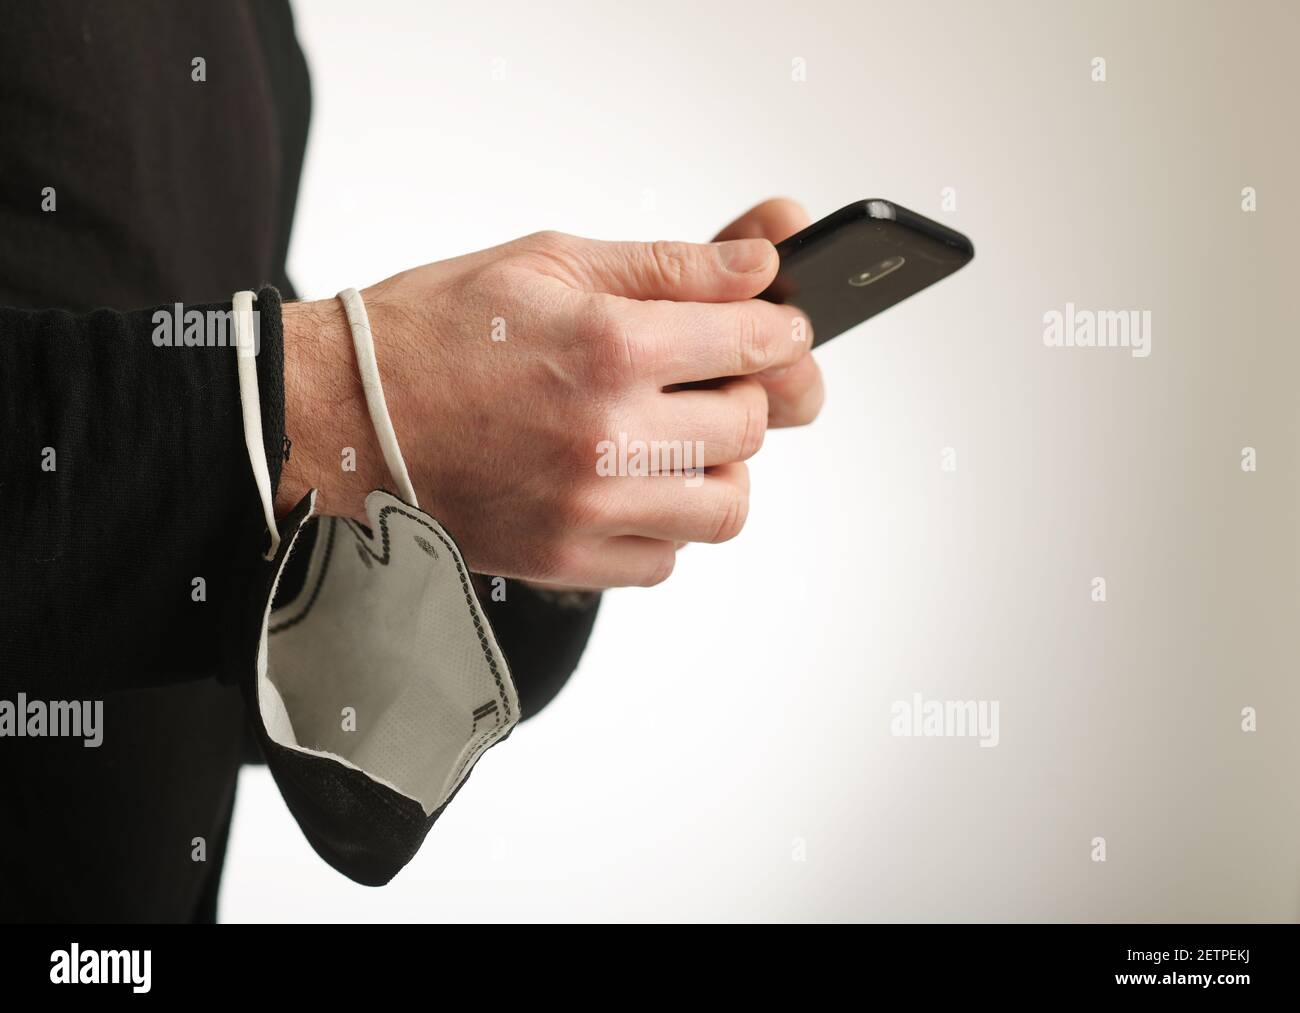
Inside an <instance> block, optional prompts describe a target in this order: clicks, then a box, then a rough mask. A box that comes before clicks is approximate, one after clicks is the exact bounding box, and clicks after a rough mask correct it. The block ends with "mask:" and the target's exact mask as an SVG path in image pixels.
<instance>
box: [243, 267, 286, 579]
mask: <svg viewBox="0 0 1300 1013" xmlns="http://www.w3.org/2000/svg"><path fill="white" fill-rule="evenodd" d="M256 299H257V296H256V295H254V294H253V293H252V292H251V291H244V292H236V293H235V294H234V296H233V298H232V299H231V308H232V310H233V312H232V314H231V316H232V317H233V321H234V327H235V359H236V362H237V363H238V375H239V407H240V413H241V414H242V415H243V418H244V446H245V447H246V448H247V450H248V463H249V464H250V465H251V466H252V469H253V481H254V482H255V483H256V485H257V494H258V496H259V497H261V500H262V513H263V515H264V516H265V517H266V528H267V531H268V532H269V533H270V535H271V545H270V548H269V549H268V550H267V552H266V556H265V558H266V559H268V560H270V559H274V558H275V554H276V553H277V552H278V551H279V549H280V529H279V527H278V526H277V525H276V523H275V507H274V504H273V502H272V498H271V473H270V471H269V470H268V469H267V466H266V451H265V449H264V448H263V445H262V398H261V394H260V392H259V390H258V386H257V348H256V346H255V344H254V342H253V303H254V302H255V301H256Z"/></svg>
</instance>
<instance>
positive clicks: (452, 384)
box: [276, 233, 811, 588]
mask: <svg viewBox="0 0 1300 1013" xmlns="http://www.w3.org/2000/svg"><path fill="white" fill-rule="evenodd" d="M776 267H777V258H776V254H775V250H774V249H773V247H772V244H771V243H770V242H769V241H768V240H767V239H765V238H748V239H740V240H735V241H730V242H724V243H717V244H707V245H697V244H688V243H668V242H658V243H608V242H596V241H593V240H586V239H579V238H575V237H572V236H566V235H561V234H558V233H539V234H537V235H534V236H528V237H526V238H524V239H520V240H516V241H515V242H512V243H507V244H506V245H504V246H500V247H495V248H493V249H489V250H483V251H480V252H478V253H473V254H470V255H468V256H465V257H458V258H455V259H453V260H447V261H441V262H439V263H436V264H430V265H427V266H425V267H420V268H416V269H414V270H412V271H407V272H405V273H403V274H399V275H396V276H394V277H392V278H389V279H387V280H386V281H383V282H380V283H379V284H378V285H375V286H373V287H371V288H369V289H366V290H365V291H364V292H363V297H364V298H365V301H366V306H367V309H368V311H369V315H370V322H371V326H372V330H373V334H374V340H375V348H376V355H377V358H378V361H379V369H380V373H381V375H382V378H383V383H384V390H385V395H386V397H387V401H388V407H389V411H390V413H391V415H392V418H393V425H394V427H395V429H396V431H397V434H398V438H399V440H400V441H401V444H402V450H403V453H404V456H405V457H406V462H407V467H408V471H409V472H410V475H411V480H412V482H413V483H414V485H415V489H416V492H417V494H418V496H419V498H420V505H421V506H422V507H423V508H425V509H426V510H428V512H429V513H430V514H432V515H433V516H434V517H436V518H437V519H438V520H439V521H440V522H441V523H442V524H443V525H444V526H445V527H446V528H447V529H448V531H450V532H451V534H452V535H453V536H454V537H455V538H456V539H457V541H458V543H459V545H460V547H461V550H462V552H463V553H464V556H465V558H466V561H467V563H468V564H469V566H470V568H471V569H472V570H474V571H477V572H482V573H491V574H499V575H502V576H508V577H517V578H521V579H525V580H532V581H539V582H543V583H548V584H562V585H567V586H571V587H586V588H601V587H612V586H619V585H627V584H639V585H650V584H656V583H658V582H659V581H661V580H663V579H664V578H666V577H667V576H668V575H669V573H671V572H672V569H673V564H674V560H675V553H676V548H677V546H678V545H679V544H681V543H684V542H719V541H723V540H725V539H728V538H731V537H733V536H734V535H736V534H737V533H738V532H739V531H740V529H741V527H742V525H743V524H744V521H745V516H746V513H747V511H748V492H749V475H748V470H747V468H746V466H745V464H744V463H743V462H744V461H745V460H747V459H748V458H749V457H751V456H752V455H753V454H754V453H755V452H756V451H757V450H758V448H759V447H760V446H761V444H762V442H763V434H764V432H765V430H766V428H767V424H768V416H769V406H768V393H767V389H766V388H774V389H777V390H782V391H789V390H794V389H795V388H793V387H790V386H789V381H787V380H785V379H784V378H783V377H781V378H778V377H774V376H773V373H775V371H777V370H780V369H786V370H787V372H786V373H785V374H784V376H786V377H788V376H791V375H794V376H796V377H797V376H805V377H806V376H807V375H808V373H807V367H806V366H805V365H801V364H803V363H808V362H811V358H810V356H809V355H808V350H809V347H810V343H811V342H810V341H809V340H805V341H796V340H793V339H792V335H794V334H796V333H798V328H797V327H796V320H798V319H800V315H799V313H798V311H796V310H794V309H793V308H791V307H785V306H777V305H774V304H770V303H767V302H764V301H762V300H756V299H754V298H753V297H754V296H755V295H757V294H758V293H759V292H761V291H762V290H763V289H764V288H766V287H767V285H768V284H769V283H770V282H771V281H772V278H773V277H774V276H775V273H776ZM284 321H285V400H286V430H287V432H288V434H289V436H290V437H291V438H292V440H293V453H292V456H291V458H290V460H289V461H288V462H287V463H286V465H285V469H284V473H283V476H282V479H281V484H280V489H279V494H278V496H277V504H276V506H277V509H278V510H287V509H288V508H291V507H292V506H293V505H294V503H296V502H297V500H298V499H299V498H301V496H303V495H304V494H305V493H306V491H307V490H308V489H309V488H312V487H314V488H316V489H318V490H319V494H320V500H319V501H318V509H319V511H320V512H322V513H325V514H330V513H333V514H344V515H350V516H356V517H364V506H363V501H364V497H365V495H366V493H368V492H369V491H370V490H371V489H375V488H380V487H383V486H389V485H391V481H390V480H389V478H388V475H387V473H386V471H385V467H384V462H383V457H382V454H381V453H380V451H379V448H378V445H377V441H376V439H375V436H374V432H373V430H372V427H371V424H370V420H369V417H368V415H367V411H366V406H365V401H364V397H363V394H362V391H361V385H360V381H359V379H358V378H357V369H356V363H355V361H354V360H353V352H352V341H351V336H350V334H349V331H348V326H347V322H346V319H345V317H344V315H343V312H342V307H341V306H340V305H339V304H338V302H337V301H336V300H324V301H321V302H315V303H298V304H288V305H286V306H285V317H284ZM800 322H801V323H802V326H803V327H804V328H807V326H808V324H807V321H806V319H802V320H801V321H800ZM760 374H765V376H764V378H763V379H761V380H760V379H757V377H758V376H759V375H760ZM719 377H722V378H727V379H724V380H721V381H719V382H716V383H713V384H710V385H709V386H708V387H707V388H694V387H688V388H687V389H678V388H679V387H680V385H683V384H687V385H690V384H695V383H698V382H700V381H711V380H717V378H719ZM800 389H802V388H800ZM792 402H793V404H792V405H783V406H781V407H780V408H779V415H778V418H780V419H781V420H783V421H786V420H788V419H790V418H794V417H796V416H792V415H790V412H791V411H805V412H806V408H805V407H804V406H805V404H806V403H807V394H806V393H799V392H796V394H795V396H794V397H793V398H792ZM621 440H622V441H626V444H627V445H628V446H630V447H635V446H636V444H637V442H638V441H641V442H642V444H643V445H644V444H650V443H651V442H652V441H670V443H671V444H675V445H677V446H678V447H682V446H686V445H689V446H690V447H691V448H692V449H693V448H695V447H697V446H698V447H700V448H701V449H702V460H690V461H688V462H686V463H688V464H691V465H699V464H703V465H705V466H707V473H706V474H705V475H703V476H697V477H688V478H682V477H672V476H669V475H665V474H650V475H643V474H636V473H631V474H618V475H613V476H609V475H603V474H601V473H600V472H599V471H598V467H597V465H598V461H599V460H600V459H601V456H602V450H601V447H602V441H613V443H614V444H615V445H618V444H619V443H620V441H621ZM345 448H353V449H354V450H355V460H356V471H354V472H351V471H344V470H343V469H342V467H341V461H342V460H343V454H344V451H345ZM606 449H607V447H606ZM668 456H669V457H671V455H668ZM607 460H608V457H607ZM627 460H631V458H627ZM643 460H644V459H643ZM650 460H651V461H652V462H653V460H654V455H651V457H650ZM660 463H661V464H664V462H662V461H661V462H660ZM664 466H666V465H664ZM628 470H629V471H632V472H635V468H631V469H628Z"/></svg>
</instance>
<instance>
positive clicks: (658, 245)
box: [650, 239, 691, 288]
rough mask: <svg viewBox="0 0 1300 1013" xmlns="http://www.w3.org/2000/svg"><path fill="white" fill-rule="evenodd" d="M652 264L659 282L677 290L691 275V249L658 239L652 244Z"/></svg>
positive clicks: (680, 244)
mask: <svg viewBox="0 0 1300 1013" xmlns="http://www.w3.org/2000/svg"><path fill="white" fill-rule="evenodd" d="M650 262H651V263H652V264H653V265H654V270H655V272H656V274H657V275H658V276H659V277H658V280H659V281H661V282H663V284H664V285H666V286H668V287H670V288H676V287H677V286H679V285H681V283H682V282H683V281H684V280H685V279H686V276H687V274H689V273H690V267H691V254H690V247H689V246H687V245H686V244H685V243H678V242H673V241H672V240H668V239H656V240H655V241H654V242H653V243H651V244H650Z"/></svg>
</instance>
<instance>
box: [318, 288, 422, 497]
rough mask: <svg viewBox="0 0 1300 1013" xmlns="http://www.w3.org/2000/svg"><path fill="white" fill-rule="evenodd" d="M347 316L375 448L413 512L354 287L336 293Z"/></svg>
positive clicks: (366, 323)
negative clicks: (379, 450)
mask: <svg viewBox="0 0 1300 1013" xmlns="http://www.w3.org/2000/svg"><path fill="white" fill-rule="evenodd" d="M338 298H339V300H340V301H341V302H342V303H343V309H344V312H346V313H347V315H348V325H349V326H350V327H351V328H352V347H353V349H354V350H355V351H356V354H357V371H358V372H359V373H360V374H361V387H362V390H364V391H365V395H366V408H367V409H368V410H369V412H370V423H371V425H373V426H374V428H375V435H376V436H377V437H378V438H379V447H380V449H381V450H382V451H383V454H384V463H386V464H387V465H388V473H389V474H390V475H391V476H392V477H393V482H394V483H395V484H396V486H397V491H398V493H399V494H400V495H401V498H402V499H403V500H405V501H406V502H407V503H408V504H410V505H411V506H413V507H415V508H416V509H417V510H418V509H419V507H420V504H419V501H417V500H416V498H415V487H414V486H412V485H411V477H410V475H409V474H408V473H407V471H406V461H405V460H404V459H403V457H402V449H401V447H400V446H399V445H398V442H397V433H396V431H394V429H393V420H392V417H391V416H390V415H389V414H388V402H387V401H385V400H384V386H383V384H382V383H381V382H380V379H379V363H378V362H377V361H376V359H375V341H374V336H373V335H372V334H371V331H370V316H369V314H367V313H366V304H365V302H364V301H363V300H362V298H361V293H360V292H358V291H357V290H356V289H355V288H345V289H344V290H343V291H342V292H340V293H339V294H338Z"/></svg>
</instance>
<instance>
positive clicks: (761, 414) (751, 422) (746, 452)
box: [736, 397, 767, 461]
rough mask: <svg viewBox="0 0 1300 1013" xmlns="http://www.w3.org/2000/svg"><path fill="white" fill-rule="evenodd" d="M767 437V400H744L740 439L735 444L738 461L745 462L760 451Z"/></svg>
mask: <svg viewBox="0 0 1300 1013" xmlns="http://www.w3.org/2000/svg"><path fill="white" fill-rule="evenodd" d="M766 436H767V399H766V398H765V397H763V398H756V397H753V398H746V399H745V403H744V406H743V412H742V415H741V421H740V437H739V439H738V441H737V444H736V452H737V455H738V458H739V460H742V461H747V460H749V459H750V458H751V457H753V456H754V455H755V454H757V453H758V452H759V450H760V449H762V446H763V440H764V438H765V437H766Z"/></svg>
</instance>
